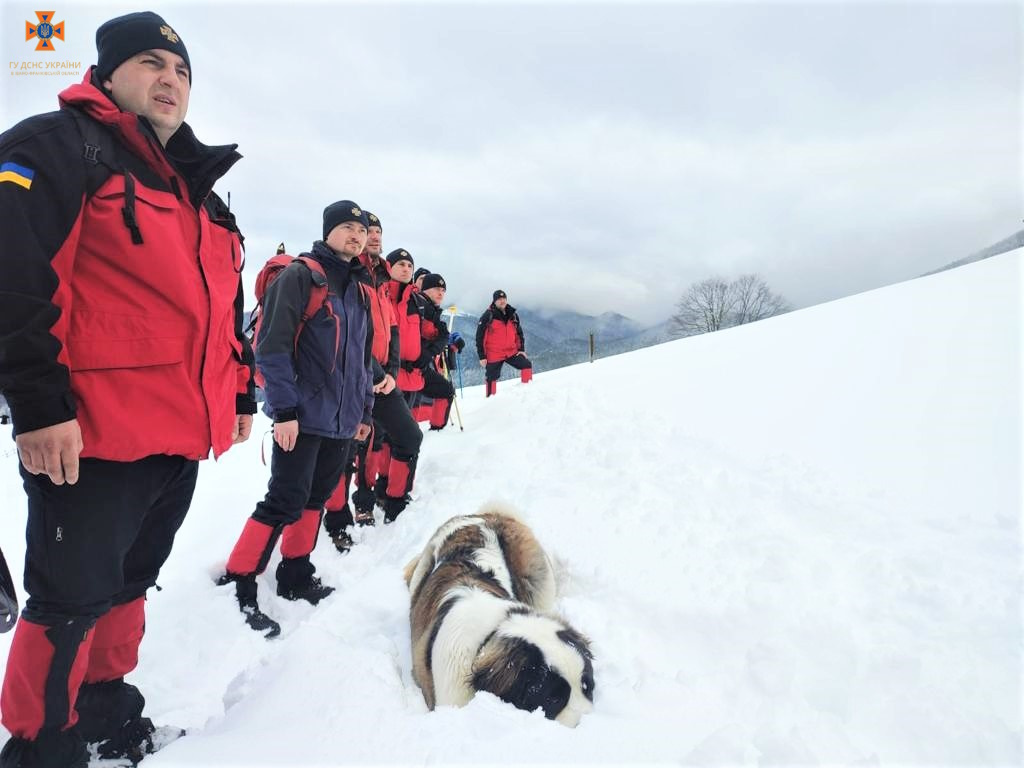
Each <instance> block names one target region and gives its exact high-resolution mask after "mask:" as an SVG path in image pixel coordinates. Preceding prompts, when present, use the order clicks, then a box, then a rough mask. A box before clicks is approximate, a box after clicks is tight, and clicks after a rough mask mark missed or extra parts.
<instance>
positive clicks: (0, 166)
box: [0, 12, 256, 768]
mask: <svg viewBox="0 0 1024 768" xmlns="http://www.w3.org/2000/svg"><path fill="white" fill-rule="evenodd" d="M96 45H97V51H98V57H97V64H96V66H94V67H91V68H90V71H89V73H88V75H87V76H86V77H85V79H84V81H83V82H82V83H81V84H79V85H73V86H71V87H70V88H67V89H66V90H65V91H63V92H62V93H61V94H60V106H61V109H60V110H59V111H57V112H51V113H47V114H43V115H37V116H35V117H31V118H28V119H27V120H25V121H23V122H21V123H19V124H18V125H16V126H14V127H13V128H12V129H10V130H9V131H7V132H6V133H4V134H3V135H0V231H3V233H4V251H3V257H2V258H0V307H2V310H0V390H2V391H3V393H4V394H5V396H6V397H7V400H8V402H9V403H10V408H11V415H12V418H13V422H14V432H15V435H16V440H17V447H18V453H19V456H20V459H21V466H20V470H21V475H22V479H23V482H24V487H25V492H26V494H27V496H28V526H27V531H28V533H27V547H26V554H25V589H26V591H27V593H28V599H27V601H26V603H25V609H24V611H23V613H22V616H21V620H20V622H19V623H18V626H17V628H16V630H15V633H14V638H13V641H12V644H11V648H10V652H9V654H8V657H7V670H6V674H5V677H4V681H3V690H2V693H0V710H2V720H3V725H4V727H5V728H6V729H7V730H8V731H9V732H10V733H11V736H12V738H11V739H10V740H9V741H7V743H6V744H4V747H3V750H2V752H0V766H2V767H3V768H12V767H14V766H17V767H18V768H37V767H39V766H62V767H63V768H68V767H71V768H83V767H84V766H86V765H87V763H88V760H89V756H88V751H87V749H86V744H87V743H91V744H94V745H96V749H97V752H98V754H99V755H100V756H101V757H110V758H121V759H127V760H129V761H131V762H133V763H134V762H137V761H138V760H140V759H141V758H142V757H143V756H144V755H145V754H147V753H148V752H150V751H152V750H153V748H154V746H153V734H154V731H155V728H154V726H153V724H152V722H150V720H149V718H146V717H143V716H142V708H143V705H144V699H143V697H142V694H141V693H140V692H139V690H138V689H137V688H136V687H135V686H133V685H130V684H129V683H126V682H125V680H124V676H125V675H126V674H128V673H129V672H131V671H132V670H133V669H134V668H135V666H136V664H137V662H138V649H139V643H140V642H141V640H142V635H143V632H144V628H145V614H144V605H145V595H146V591H147V590H148V588H149V587H151V586H153V585H154V584H155V582H156V578H157V574H158V573H159V571H160V568H161V566H162V565H163V564H164V562H165V560H166V559H167V557H168V555H169V554H170V551H171V546H172V544H173V541H174V536H175V533H176V532H177V530H178V528H179V526H180V525H181V523H182V521H183V519H184V517H185V514H186V512H187V511H188V508H189V505H190V503H191V500H192V493H193V489H194V488H195V482H196V475H197V471H198V462H199V460H200V459H204V458H207V457H208V456H209V454H210V452H211V451H212V452H213V454H214V456H217V455H219V454H221V453H223V452H224V451H226V450H227V449H228V448H229V447H230V446H231V445H232V444H233V443H238V442H241V441H243V440H245V439H246V438H247V437H248V436H249V431H250V429H251V428H252V414H253V413H254V412H255V410H256V403H255V399H254V397H253V384H252V351H251V349H249V347H248V345H247V344H246V342H245V339H244V336H243V334H242V306H243V303H242V299H243V296H242V285H241V281H240V278H239V274H240V272H241V269H242V255H241V254H242V252H241V241H240V236H239V234H238V230H237V229H236V227H235V225H234V217H233V216H232V215H231V213H230V212H229V211H228V210H227V208H226V207H225V206H224V205H223V203H222V202H221V201H220V199H219V198H218V197H217V196H216V195H215V194H213V192H212V188H213V185H214V183H215V182H216V181H217V179H218V178H220V177H221V176H222V175H223V174H224V173H225V172H226V171H227V170H228V169H229V168H230V167H231V166H232V165H233V164H234V163H235V162H236V161H237V160H238V159H239V157H240V155H239V154H238V153H237V152H236V151H235V148H236V145H234V144H231V145H226V146H207V145H205V144H202V143H200V142H199V141H198V140H197V139H196V138H195V135H194V134H193V133H192V130H191V128H189V127H188V125H187V124H185V122H184V120H185V114H186V112H187V110H188V102H189V94H190V91H191V85H192V69H191V64H190V61H189V57H188V52H187V51H186V49H185V45H184V43H183V42H182V39H181V37H180V36H179V35H178V33H177V31H176V30H174V29H173V28H172V27H171V26H170V25H168V24H167V23H166V22H165V21H164V20H163V19H162V18H160V17H159V16H157V15H156V14H154V13H149V12H143V13H132V14H128V15H126V16H120V17H118V18H116V19H112V20H111V21H108V22H106V23H105V24H103V25H102V26H101V27H100V28H99V30H97V32H96Z"/></svg>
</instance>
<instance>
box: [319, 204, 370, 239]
mask: <svg viewBox="0 0 1024 768" xmlns="http://www.w3.org/2000/svg"><path fill="white" fill-rule="evenodd" d="M346 221H358V222H359V223H360V224H362V225H363V226H364V227H367V228H369V222H368V221H367V220H366V211H364V210H363V209H362V208H360V207H359V206H358V205H356V204H355V203H353V202H352V201H351V200H339V201H338V202H336V203H331V204H330V205H328V206H327V207H326V208H324V240H326V239H327V236H328V235H329V234H331V230H332V229H334V228H335V227H336V226H338V225H339V224H344V223H345V222H346Z"/></svg>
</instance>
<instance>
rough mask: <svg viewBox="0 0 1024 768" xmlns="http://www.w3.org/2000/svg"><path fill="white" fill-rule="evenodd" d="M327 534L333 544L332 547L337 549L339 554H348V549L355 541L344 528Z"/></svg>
mask: <svg viewBox="0 0 1024 768" xmlns="http://www.w3.org/2000/svg"><path fill="white" fill-rule="evenodd" d="M329 535H330V537H331V543H332V544H333V545H334V548H335V549H336V550H338V553H339V554H342V555H346V554H348V551H349V550H350V549H352V545H353V544H355V542H354V541H352V537H351V536H349V533H348V531H347V530H346V529H344V528H342V529H341V530H340V531H335V532H334V533H332V534H329Z"/></svg>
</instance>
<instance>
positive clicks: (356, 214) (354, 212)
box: [352, 208, 363, 216]
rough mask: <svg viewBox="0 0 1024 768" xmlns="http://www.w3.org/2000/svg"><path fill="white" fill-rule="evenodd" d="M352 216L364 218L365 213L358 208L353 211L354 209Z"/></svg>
mask: <svg viewBox="0 0 1024 768" xmlns="http://www.w3.org/2000/svg"><path fill="white" fill-rule="evenodd" d="M352 215H353V216H362V215H363V212H362V211H360V210H359V209H358V208H353V209H352Z"/></svg>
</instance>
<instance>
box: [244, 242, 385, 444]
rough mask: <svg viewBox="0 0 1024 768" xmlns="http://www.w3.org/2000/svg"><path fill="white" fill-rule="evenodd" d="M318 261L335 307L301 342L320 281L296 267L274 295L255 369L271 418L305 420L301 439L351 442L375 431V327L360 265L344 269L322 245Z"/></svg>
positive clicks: (272, 288) (280, 279)
mask: <svg viewBox="0 0 1024 768" xmlns="http://www.w3.org/2000/svg"><path fill="white" fill-rule="evenodd" d="M302 255H303V256H312V257H313V258H314V259H316V260H317V261H318V262H320V263H321V264H322V265H323V267H324V270H325V272H326V273H327V285H328V294H327V297H328V300H327V302H326V304H325V305H324V306H323V307H321V308H320V309H319V310H318V311H317V312H316V314H314V315H313V316H312V317H311V318H310V319H309V320H308V321H307V322H306V325H305V327H304V328H303V329H302V333H301V334H299V338H298V342H297V343H296V339H295V330H296V328H298V326H299V321H300V319H301V317H302V312H303V310H304V309H305V308H306V304H307V302H308V301H309V294H310V292H311V291H312V288H313V280H314V279H320V277H319V275H315V274H314V273H313V272H311V271H310V270H309V268H308V267H307V266H306V265H305V264H303V263H302V262H294V263H292V264H291V265H290V266H289V267H287V268H286V269H285V270H283V271H282V272H281V274H280V275H278V276H277V278H276V279H275V280H274V281H273V282H272V283H271V284H270V285H269V286H268V287H267V292H266V295H265V296H264V299H263V313H264V314H263V321H262V323H261V326H260V333H259V338H257V339H256V366H257V368H259V370H260V373H261V374H262V375H263V378H264V380H265V386H264V388H263V390H264V393H265V394H266V404H265V405H264V408H263V410H264V412H265V413H266V414H267V415H268V416H270V417H271V418H272V419H273V420H274V421H275V422H283V421H292V420H294V419H298V421H299V431H300V432H304V433H308V434H313V435H320V436H321V437H330V438H335V439H338V438H350V437H352V436H353V435H354V434H355V432H356V429H357V428H358V426H359V424H361V423H362V424H370V423H371V420H372V416H371V413H372V410H373V378H372V369H371V364H372V360H373V357H372V350H373V326H372V324H371V322H370V314H369V306H368V303H367V300H366V298H365V294H364V293H363V289H362V288H360V285H359V280H360V279H362V278H363V277H364V276H362V275H361V272H362V271H365V269H366V268H365V267H363V266H362V265H361V264H360V263H359V262H358V260H355V259H353V260H352V261H348V262H346V261H342V260H341V259H339V258H338V257H337V255H336V254H335V253H334V251H333V250H331V248H329V247H328V246H327V244H326V243H324V242H322V241H317V242H316V243H314V244H313V249H312V252H311V253H308V254H302Z"/></svg>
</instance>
